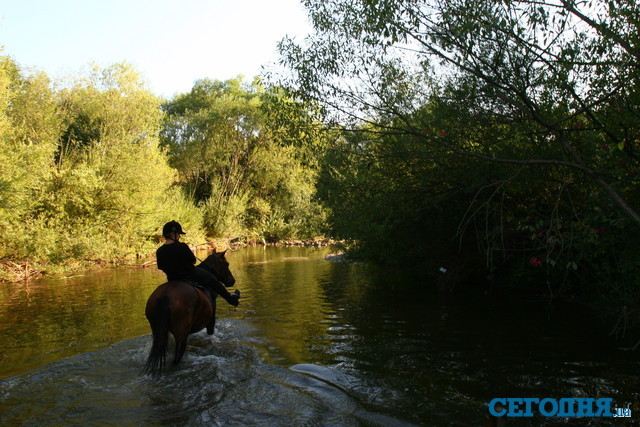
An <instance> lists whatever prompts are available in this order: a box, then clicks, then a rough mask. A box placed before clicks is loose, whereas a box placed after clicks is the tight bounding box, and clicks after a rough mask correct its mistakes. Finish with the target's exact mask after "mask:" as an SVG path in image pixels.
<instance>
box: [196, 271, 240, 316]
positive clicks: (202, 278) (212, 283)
mask: <svg viewBox="0 0 640 427" xmlns="http://www.w3.org/2000/svg"><path fill="white" fill-rule="evenodd" d="M191 275H192V276H193V278H194V279H195V280H196V281H197V282H198V283H199V284H201V285H203V286H206V287H207V288H209V289H210V290H211V291H213V292H215V293H216V294H218V295H220V296H221V297H222V298H223V299H224V300H225V301H226V302H228V303H229V304H231V305H232V306H234V307H237V306H238V304H239V301H238V300H239V299H240V295H238V294H237V293H233V294H230V293H229V291H228V290H227V288H225V286H224V285H223V284H222V283H221V282H220V281H219V280H218V279H217V278H216V277H215V276H214V275H213V274H211V273H209V272H208V271H206V270H205V269H203V268H200V267H196V268H194V269H193V273H192V274H191ZM214 295H215V294H214Z"/></svg>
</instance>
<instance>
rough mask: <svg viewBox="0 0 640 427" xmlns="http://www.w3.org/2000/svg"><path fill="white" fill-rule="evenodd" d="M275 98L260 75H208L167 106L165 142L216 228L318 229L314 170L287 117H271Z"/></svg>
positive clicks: (273, 235)
mask: <svg viewBox="0 0 640 427" xmlns="http://www.w3.org/2000/svg"><path fill="white" fill-rule="evenodd" d="M274 98H278V97H277V96H276V95H275V93H274V92H265V89H264V88H263V87H262V85H261V83H260V82H259V81H257V80H256V81H254V82H253V83H252V84H250V85H249V84H245V83H243V82H242V81H241V80H239V79H235V80H227V81H225V82H221V81H213V80H208V79H205V80H201V81H198V82H197V83H196V84H195V85H194V87H193V89H192V90H191V92H189V93H186V94H182V95H179V96H177V97H176V98H174V99H173V100H171V101H170V102H168V103H167V104H165V105H164V107H163V109H164V111H165V112H166V114H167V116H166V117H167V118H166V121H165V126H164V128H163V130H162V141H163V145H164V146H165V147H167V149H168V153H169V156H170V159H171V164H172V165H173V166H174V167H175V168H176V169H177V170H178V171H179V174H180V180H181V182H182V183H183V185H184V186H185V188H186V189H187V191H188V192H189V193H190V194H191V195H192V197H193V198H194V199H195V200H196V202H197V203H199V204H200V205H201V206H202V207H203V208H204V211H205V222H206V225H207V227H208V229H209V231H210V233H211V234H213V235H218V236H220V235H239V234H247V233H255V234H258V235H261V236H266V237H267V238H270V239H280V238H288V237H292V236H294V235H298V234H301V233H307V234H309V233H313V232H314V231H316V229H317V226H316V225H315V224H314V220H313V218H316V217H318V213H317V212H316V213H314V212H313V209H314V205H313V195H314V186H313V184H314V180H315V174H316V171H315V169H314V167H313V165H312V164H310V163H309V162H308V158H309V156H305V150H304V147H303V146H302V145H301V144H300V143H299V141H298V140H293V139H288V138H287V137H288V136H289V137H290V136H291V134H286V133H285V132H284V131H283V130H282V126H283V125H282V122H276V121H275V120H273V121H272V120H270V118H273V117H274V115H273V109H271V110H269V109H268V108H266V106H267V105H269V106H273V105H274V103H275V102H276V101H274ZM314 227H315V229H314Z"/></svg>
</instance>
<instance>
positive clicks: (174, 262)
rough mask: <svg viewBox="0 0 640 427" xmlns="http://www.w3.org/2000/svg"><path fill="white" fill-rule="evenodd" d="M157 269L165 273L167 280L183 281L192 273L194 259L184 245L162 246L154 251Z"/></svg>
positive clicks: (177, 243) (179, 243)
mask: <svg viewBox="0 0 640 427" xmlns="http://www.w3.org/2000/svg"><path fill="white" fill-rule="evenodd" d="M156 260H157V261H158V269H160V270H162V271H164V272H165V274H166V275H167V280H169V281H172V280H184V279H187V278H189V277H190V275H191V274H192V273H193V270H194V268H195V266H194V265H195V263H196V257H195V255H194V254H193V252H191V249H189V246H188V245H187V244H186V243H182V242H174V243H171V244H169V245H167V244H164V245H162V246H160V247H159V248H158V250H157V251H156Z"/></svg>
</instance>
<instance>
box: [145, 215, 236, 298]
mask: <svg viewBox="0 0 640 427" xmlns="http://www.w3.org/2000/svg"><path fill="white" fill-rule="evenodd" d="M182 234H186V233H185V232H183V231H182V226H181V225H180V224H179V223H178V222H176V221H169V222H168V223H166V224H165V225H164V227H163V228H162V235H163V236H164V238H165V239H166V240H165V243H164V245H162V246H160V247H159V248H158V250H157V251H156V259H157V261H158V269H160V270H162V271H164V272H165V274H166V275H167V280H168V281H189V282H196V283H198V284H199V285H201V286H204V287H205V288H207V290H208V291H209V294H210V295H211V297H212V298H215V295H216V294H218V295H220V296H221V297H222V298H223V299H224V300H225V301H227V302H228V303H229V304H231V305H232V306H234V307H237V306H238V304H239V303H240V302H239V301H238V300H239V299H240V295H239V294H238V293H234V294H231V293H229V291H227V288H225V286H224V285H223V284H222V283H221V282H220V281H219V280H218V279H217V278H216V277H215V276H214V275H213V274H211V273H209V272H208V271H206V270H205V269H203V268H200V267H196V266H195V263H196V257H195V255H194V254H193V252H191V249H189V246H187V244H186V243H182V242H180V236H181V235H182ZM236 292H237V291H236Z"/></svg>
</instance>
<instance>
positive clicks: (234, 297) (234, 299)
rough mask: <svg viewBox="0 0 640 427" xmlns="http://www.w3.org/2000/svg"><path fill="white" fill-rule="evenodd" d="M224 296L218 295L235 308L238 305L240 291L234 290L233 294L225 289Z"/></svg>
mask: <svg viewBox="0 0 640 427" xmlns="http://www.w3.org/2000/svg"><path fill="white" fill-rule="evenodd" d="M224 292H225V295H222V294H221V295H220V296H221V297H222V298H223V299H224V300H225V301H226V302H228V303H229V304H231V305H232V306H234V307H237V306H238V304H240V301H239V300H240V291H239V290H237V289H236V291H235V292H234V293H229V291H227V290H226V289H225V290H224Z"/></svg>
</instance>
